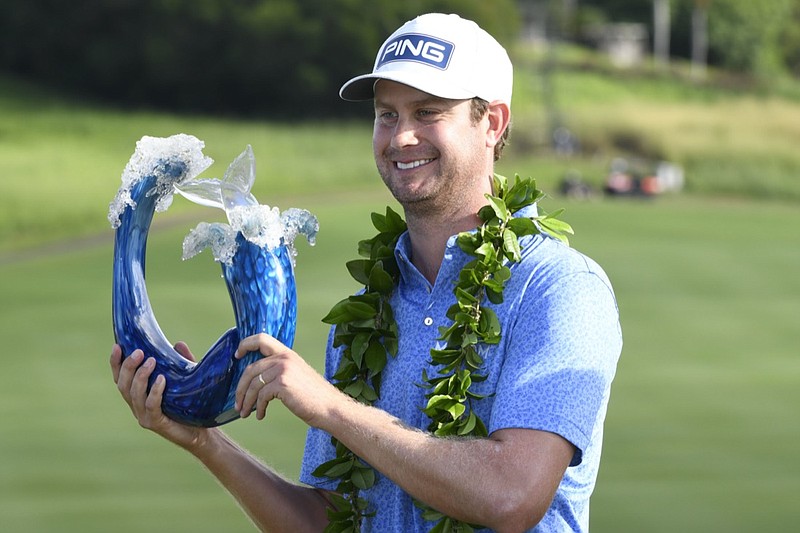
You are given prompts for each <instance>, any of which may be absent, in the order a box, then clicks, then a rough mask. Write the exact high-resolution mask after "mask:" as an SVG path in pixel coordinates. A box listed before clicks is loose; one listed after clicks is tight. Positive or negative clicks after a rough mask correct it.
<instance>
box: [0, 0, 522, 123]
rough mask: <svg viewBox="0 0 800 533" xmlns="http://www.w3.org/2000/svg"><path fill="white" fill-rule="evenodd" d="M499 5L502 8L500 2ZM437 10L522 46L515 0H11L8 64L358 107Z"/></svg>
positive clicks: (115, 87) (88, 79)
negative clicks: (386, 55)
mask: <svg viewBox="0 0 800 533" xmlns="http://www.w3.org/2000/svg"><path fill="white" fill-rule="evenodd" d="M498 3H499V5H498ZM427 11H443V12H455V13H461V14H463V15H464V16H467V17H470V18H473V19H475V20H476V21H478V22H479V23H481V24H483V25H484V26H486V28H487V29H490V30H492V31H493V32H495V33H496V34H497V35H498V37H499V38H501V39H505V40H507V41H510V40H511V39H512V38H513V37H514V36H515V35H516V33H515V32H516V29H517V28H518V22H517V18H516V10H515V5H514V2H513V1H512V0H500V2H494V3H493V4H491V5H488V4H486V3H485V2H482V1H480V0H458V1H456V0H433V1H427V2H422V1H414V2H391V1H388V0H324V1H323V0H148V1H141V2H140V1H136V0H122V1H118V0H85V1H82V2H80V3H79V4H73V3H69V2H58V1H55V0H47V1H43V2H29V1H27V0H11V1H6V2H2V3H0V69H2V70H7V71H10V72H15V73H18V74H21V75H24V76H26V77H30V78H33V79H38V80H40V81H42V82H45V83H47V84H51V85H56V86H60V87H62V88H66V89H68V90H71V91H76V92H81V93H85V94H90V95H93V96H96V97H100V98H102V99H104V100H107V101H112V102H116V103H125V104H133V105H155V106H159V107H163V108H169V109H173V110H193V111H211V112H216V113H232V114H238V115H248V116H250V115H253V114H256V115H261V116H270V117H299V116H306V117H307V116H317V115H319V114H320V113H324V114H327V115H336V114H344V113H353V112H357V111H358V110H360V109H362V108H360V107H359V106H353V105H349V106H344V105H342V104H341V102H340V101H339V99H338V89H339V87H340V86H341V84H342V83H343V82H344V81H345V80H347V79H348V78H350V77H352V76H354V75H356V74H360V73H363V72H367V71H369V70H370V69H371V67H372V64H373V61H374V57H375V54H376V53H377V51H378V48H379V46H380V44H381V43H382V42H383V40H384V39H385V38H386V37H388V36H389V34H390V33H391V32H393V31H394V30H395V29H396V28H397V27H398V26H399V25H400V24H402V23H403V22H404V21H406V20H408V19H410V18H413V17H414V16H416V15H418V14H421V13H423V12H427Z"/></svg>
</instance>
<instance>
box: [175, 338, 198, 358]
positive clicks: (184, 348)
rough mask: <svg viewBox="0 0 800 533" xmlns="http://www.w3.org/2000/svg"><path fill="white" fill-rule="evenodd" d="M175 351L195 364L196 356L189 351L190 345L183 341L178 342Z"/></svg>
mask: <svg viewBox="0 0 800 533" xmlns="http://www.w3.org/2000/svg"><path fill="white" fill-rule="evenodd" d="M175 351H176V352H178V353H179V354H181V356H182V357H184V358H186V359H188V360H189V361H191V362H193V363H194V362H195V358H194V354H193V353H192V351H191V350H190V349H189V345H188V344H186V343H185V342H183V341H178V342H177V343H175Z"/></svg>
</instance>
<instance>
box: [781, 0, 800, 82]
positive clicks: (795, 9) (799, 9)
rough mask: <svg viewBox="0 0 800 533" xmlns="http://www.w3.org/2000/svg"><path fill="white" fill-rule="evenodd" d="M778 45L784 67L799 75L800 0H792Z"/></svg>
mask: <svg viewBox="0 0 800 533" xmlns="http://www.w3.org/2000/svg"><path fill="white" fill-rule="evenodd" d="M778 45H779V46H780V49H781V56H782V57H783V61H784V63H785V65H786V68H787V69H788V70H789V71H790V72H791V73H792V74H793V75H794V76H796V77H800V0H792V6H791V11H790V14H789V18H788V21H787V24H785V25H784V27H783V30H782V31H781V34H780V36H779V37H778Z"/></svg>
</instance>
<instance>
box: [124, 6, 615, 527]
mask: <svg viewBox="0 0 800 533" xmlns="http://www.w3.org/2000/svg"><path fill="white" fill-rule="evenodd" d="M511 86H512V68H511V63H510V61H509V59H508V56H507V54H506V52H505V50H504V49H503V48H502V47H501V46H500V45H499V44H498V43H497V42H496V41H495V40H494V39H493V38H492V37H491V36H489V35H488V34H487V33H486V32H484V31H483V30H481V29H480V28H479V27H478V26H477V25H476V24H474V23H473V22H470V21H466V20H464V19H461V18H459V17H457V16H455V15H440V14H429V15H423V16H421V17H418V18H416V19H414V20H412V21H409V22H408V23H406V24H405V25H403V26H402V27H401V28H400V29H398V30H397V31H396V32H395V33H394V34H392V35H391V36H390V37H389V38H388V39H387V40H386V42H385V43H384V45H383V46H382V47H381V50H380V51H379V52H378V56H377V58H376V61H375V66H374V69H373V72H372V73H370V74H367V75H364V76H359V77H356V78H354V79H352V80H350V81H349V82H348V83H346V84H345V85H344V86H343V87H342V90H341V92H340V95H341V96H342V98H344V99H346V100H359V99H374V103H375V124H374V134H373V150H374V156H375V161H376V164H377V167H378V170H379V172H380V174H381V177H382V178H383V180H384V182H385V183H386V186H387V187H388V188H389V190H390V191H391V192H392V194H393V195H394V197H395V198H396V199H397V200H398V202H399V203H400V204H401V205H402V207H403V209H404V212H405V217H406V221H407V224H408V232H407V233H406V234H404V235H403V237H401V239H400V241H399V243H398V245H397V249H396V251H395V254H396V257H397V260H398V264H399V266H400V270H401V276H400V281H399V282H398V285H397V287H396V288H395V291H394V293H393V296H392V306H393V308H394V310H395V315H396V319H397V322H398V328H399V338H400V347H399V353H398V355H397V357H395V358H391V359H390V360H389V362H388V363H387V366H386V368H385V370H384V372H383V376H384V377H383V381H382V386H381V397H380V398H379V399H378V400H377V401H376V403H375V406H374V407H370V406H366V405H363V404H361V403H358V402H355V401H354V400H352V399H351V398H349V397H348V396H347V395H345V394H344V393H342V392H340V391H339V390H338V389H337V388H336V387H334V386H333V385H331V383H330V381H329V380H330V376H331V375H332V374H333V372H334V371H335V369H336V366H337V363H338V360H339V358H340V357H341V354H340V353H339V351H340V350H337V349H335V348H334V347H333V346H332V343H329V346H328V353H327V362H326V368H327V370H326V375H327V379H326V378H325V377H323V376H321V375H319V374H318V373H317V372H316V371H314V370H313V369H312V368H311V367H310V366H309V365H308V364H307V363H306V362H305V361H304V360H303V359H302V357H300V356H299V355H298V354H297V353H295V352H293V351H292V350H290V349H289V348H287V347H285V346H283V345H282V344H280V343H279V342H278V341H276V340H275V339H273V338H271V337H269V336H266V335H260V336H255V337H250V338H247V339H244V340H243V341H242V342H241V345H240V346H239V349H238V352H237V355H238V354H243V353H247V352H248V351H255V350H259V351H260V352H261V353H262V354H263V355H264V356H265V357H264V358H263V359H261V360H259V361H257V362H256V363H253V364H252V365H251V366H250V367H248V369H247V370H246V371H245V373H244V375H243V376H242V378H241V381H240V383H239V387H238V389H237V409H240V410H241V413H242V416H247V415H248V414H249V413H250V412H251V411H252V410H253V408H255V412H256V416H257V418H258V419H262V418H263V417H264V416H265V413H266V408H267V404H268V403H269V401H271V400H273V399H276V398H277V399H278V400H280V401H282V402H283V403H284V404H285V405H286V407H287V408H288V409H289V410H290V411H291V412H292V413H294V414H295V415H296V416H298V417H299V418H301V419H302V420H303V421H305V422H306V423H307V424H308V425H309V426H310V428H311V429H310V430H309V435H308V440H307V443H306V454H305V458H304V461H303V466H302V473H301V481H303V482H305V483H307V484H308V485H309V486H310V487H308V486H301V485H296V484H293V483H291V482H289V481H287V480H284V479H282V478H280V477H279V476H278V475H276V474H275V473H274V472H272V471H271V470H269V469H268V468H267V467H266V466H264V465H263V464H261V463H260V462H259V461H257V460H256V459H255V458H253V456H251V455H250V454H249V453H247V452H246V451H244V450H242V449H240V448H239V447H237V445H236V444H235V443H233V442H232V441H231V440H230V439H229V438H228V437H226V436H225V434H224V433H222V431H220V430H219V429H201V428H193V427H185V426H182V425H179V424H177V423H175V422H173V421H171V420H170V419H168V418H166V417H165V416H164V415H163V413H162V412H161V409H160V404H161V395H162V393H163V390H164V386H165V382H164V378H163V377H159V378H158V379H157V380H156V382H155V385H154V386H153V387H152V390H151V391H150V393H149V394H148V393H147V390H146V389H147V380H148V378H149V376H150V374H151V373H152V371H153V368H154V365H153V362H152V361H150V360H147V361H143V355H142V353H141V352H140V351H136V352H134V354H133V355H132V356H130V357H128V358H127V359H126V360H125V361H124V362H120V361H121V354H120V350H119V348H118V347H115V348H114V350H113V352H112V356H111V366H112V370H113V374H114V379H115V381H116V382H117V385H118V388H119V390H120V391H121V393H122V396H123V397H124V399H125V400H126V401H127V402H128V404H129V405H130V407H131V409H132V411H133V413H134V415H135V416H136V418H137V419H138V421H139V423H140V424H141V425H142V426H143V427H145V428H148V429H151V430H153V431H155V432H156V433H158V434H160V435H162V436H163V437H165V438H167V439H168V440H170V441H171V442H173V443H175V444H177V445H179V446H182V447H183V448H185V449H186V450H188V451H189V452H190V453H192V454H193V455H195V456H196V457H197V458H198V459H199V460H200V461H201V462H202V463H203V464H204V465H205V466H206V467H207V468H208V469H209V470H210V471H211V473H212V474H213V475H214V476H216V477H217V478H218V479H219V481H220V482H221V483H222V484H223V486H225V487H226V489H227V490H229V491H230V492H231V493H232V494H233V496H234V497H235V498H236V499H237V500H238V502H239V503H240V504H241V506H242V507H243V509H244V510H245V511H246V512H247V513H248V514H249V516H250V517H251V518H252V519H253V521H254V522H255V523H256V524H257V525H258V527H260V528H261V529H263V530H266V531H292V532H296V531H321V530H322V529H323V528H324V527H325V525H326V523H327V517H326V509H327V508H328V507H329V506H331V503H330V502H331V500H330V498H329V493H330V492H329V491H332V490H333V489H334V488H335V485H333V484H331V483H329V482H328V481H326V480H322V479H320V478H317V477H315V476H313V475H312V474H311V472H312V471H313V470H314V469H315V468H316V467H317V466H319V465H320V464H321V463H323V462H325V461H327V460H329V459H331V458H333V457H334V449H333V447H332V445H331V443H330V436H334V437H335V438H336V439H338V440H339V441H340V442H341V443H343V444H344V445H346V446H347V447H348V448H349V449H350V450H352V451H353V452H354V453H356V454H357V455H358V456H359V457H361V458H363V459H364V460H365V461H366V462H367V463H368V464H370V465H371V466H372V467H373V468H374V469H375V470H376V471H377V472H378V476H377V482H376V484H375V486H374V487H373V488H371V489H369V490H368V491H365V493H364V494H363V496H364V497H365V498H367V500H368V501H369V502H370V508H369V511H371V512H374V513H375V514H374V516H372V517H369V518H367V519H366V520H365V523H364V529H365V530H367V531H376V532H384V531H386V532H389V531H397V532H408V531H428V530H429V529H430V528H431V527H432V526H433V523H432V522H427V521H425V520H423V518H422V512H421V510H420V509H418V508H417V507H415V505H414V503H413V500H418V501H421V502H424V503H425V504H427V505H428V506H430V507H432V508H434V509H436V510H438V511H441V512H443V513H445V514H447V515H448V516H451V517H453V518H455V519H457V520H461V521H464V522H468V523H473V524H482V525H484V526H485V527H487V528H491V529H492V530H495V531H517V532H518V531H527V530H533V531H573V530H575V531H585V530H587V529H588V509H589V506H588V502H589V496H590V494H591V492H592V489H593V487H594V482H595V479H596V475H597V468H598V464H599V459H600V447H601V441H602V427H603V420H604V417H605V411H606V406H607V403H608V396H609V390H610V385H611V381H612V379H613V376H614V372H615V368H616V362H617V358H618V356H619V353H620V350H621V335H620V330H619V322H618V312H617V307H616V302H615V299H614V295H613V292H612V289H611V286H610V284H609V282H608V279H607V278H606V276H605V274H604V273H603V272H602V270H601V269H600V267H598V266H597V265H596V264H595V263H594V262H593V261H591V260H590V259H588V258H586V257H585V256H583V255H581V254H579V253H577V252H575V251H573V250H571V249H569V248H567V247H565V246H563V245H562V244H561V243H559V242H558V241H556V240H555V239H551V238H549V237H545V236H541V235H537V236H534V237H529V238H526V239H524V240H523V242H522V247H523V251H522V260H521V261H520V262H519V263H518V264H515V265H514V266H513V268H512V272H513V274H512V278H511V280H509V281H508V283H507V286H506V290H505V293H504V294H505V301H504V303H503V304H500V305H497V306H495V307H496V313H497V315H498V317H499V319H500V322H501V323H502V324H503V332H502V342H501V343H500V344H498V345H495V346H491V347H487V346H483V347H481V354H482V356H483V357H484V359H485V368H484V369H482V370H485V372H482V373H485V374H486V375H487V376H488V378H487V379H486V381H484V382H482V383H480V393H481V394H486V395H487V396H486V397H485V398H484V399H482V400H480V401H477V402H475V407H474V408H475V410H476V412H478V414H479V416H480V417H481V419H482V420H484V421H485V422H486V425H487V428H488V431H489V436H488V437H486V438H437V437H434V436H432V435H431V434H429V433H427V432H425V431H424V428H426V427H427V424H428V420H427V419H426V416H425V415H424V413H422V410H421V408H422V406H424V393H425V391H424V390H421V389H420V387H419V386H418V385H419V383H420V382H421V380H422V377H421V376H422V371H423V369H425V368H426V366H427V365H428V363H427V360H428V358H429V352H430V349H431V348H434V347H435V346H436V345H437V338H438V335H439V333H438V331H439V330H438V328H439V326H442V325H448V324H449V320H448V319H447V317H446V312H447V309H448V308H449V307H450V306H451V305H452V303H453V294H452V288H453V281H454V279H456V278H457V276H458V273H459V271H460V269H461V268H462V267H463V266H464V264H466V262H467V261H468V260H469V259H470V258H469V257H468V256H466V254H464V253H463V252H462V251H461V250H459V249H458V246H457V245H456V244H455V240H454V238H453V235H455V234H457V233H459V232H462V231H470V230H474V228H475V227H476V226H477V225H478V224H479V219H478V218H477V216H476V213H477V212H478V210H479V209H480V208H481V207H482V206H483V205H485V204H486V203H487V201H486V198H485V195H486V194H487V193H491V192H492V174H493V168H494V161H495V159H496V157H498V156H499V152H500V149H501V148H502V144H503V143H504V142H505V136H506V135H507V130H508V127H509V122H510V103H511ZM526 213H528V216H530V215H532V214H534V213H531V212H530V211H526ZM523 214H524V213H523ZM178 349H179V351H181V353H183V354H184V355H186V356H187V357H190V354H189V352H188V349H187V348H186V346H185V345H183V344H181V345H179V346H178ZM429 371H430V370H429ZM311 487H314V488H311Z"/></svg>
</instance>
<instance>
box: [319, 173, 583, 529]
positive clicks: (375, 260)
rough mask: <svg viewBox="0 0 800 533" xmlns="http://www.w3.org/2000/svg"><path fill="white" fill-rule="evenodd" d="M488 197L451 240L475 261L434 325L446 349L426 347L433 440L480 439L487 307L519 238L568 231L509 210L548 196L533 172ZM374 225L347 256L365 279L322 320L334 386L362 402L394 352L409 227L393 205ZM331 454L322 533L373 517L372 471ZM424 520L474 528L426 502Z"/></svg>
mask: <svg viewBox="0 0 800 533" xmlns="http://www.w3.org/2000/svg"><path fill="white" fill-rule="evenodd" d="M493 183H494V194H493V195H491V194H487V195H486V198H487V200H488V205H486V206H484V207H483V208H481V210H480V211H479V212H478V218H479V219H480V221H481V225H480V226H478V228H477V231H474V232H464V233H461V234H459V235H458V238H457V243H458V245H459V247H460V248H461V249H462V250H464V252H465V253H467V254H469V255H470V256H473V257H474V259H473V260H472V261H470V262H469V263H467V264H466V265H465V266H464V267H463V268H462V270H461V272H460V274H459V277H458V281H457V282H456V283H455V287H454V289H453V293H454V295H455V299H456V302H455V303H454V304H453V305H452V306H451V307H450V308H449V309H448V311H447V317H448V318H449V319H450V320H452V322H453V323H452V324H451V325H450V326H449V327H446V328H444V327H443V328H440V334H441V336H440V337H439V340H441V341H444V342H445V346H444V348H442V349H432V350H431V352H430V355H431V363H432V364H433V365H436V366H438V367H440V368H439V370H438V372H437V375H435V376H428V375H427V372H425V370H423V372H422V380H423V385H422V386H424V387H425V388H426V389H428V391H429V392H428V393H427V394H426V395H425V398H426V400H427V404H426V405H425V406H424V407H422V410H423V412H424V413H425V414H426V415H428V417H429V418H430V424H429V426H428V431H430V432H431V433H433V435H434V436H437V437H449V436H462V437H466V436H471V437H486V436H487V434H488V432H487V430H486V425H485V424H484V423H483V421H482V420H481V419H480V418H479V417H478V416H477V415H476V414H475V412H474V410H473V409H472V403H473V402H474V401H478V400H480V399H482V398H483V396H481V395H479V394H475V393H474V392H471V391H470V387H471V385H472V384H473V383H477V382H480V381H483V380H485V379H486V376H485V375H481V374H480V373H479V372H480V369H481V367H482V365H483V358H482V357H481V356H480V354H479V353H478V350H477V346H478V345H479V344H497V343H499V342H500V338H501V331H500V330H501V328H500V321H499V320H498V318H497V315H496V314H495V313H494V311H493V310H492V309H491V308H489V307H487V306H486V305H485V303H484V302H485V301H486V300H488V301H489V303H491V304H495V305H497V304H501V303H503V288H504V287H505V283H506V282H507V281H508V280H509V278H510V277H511V270H510V269H509V267H508V263H513V262H517V261H519V260H520V254H521V250H520V244H519V238H520V237H523V236H525V235H532V234H535V233H539V232H540V231H544V232H546V233H548V234H550V235H552V236H553V237H556V238H558V239H559V240H561V241H563V242H565V243H566V244H569V241H568V237H567V234H572V228H571V227H570V225H569V224H567V223H566V222H563V221H561V220H559V219H558V218H557V217H558V216H559V215H560V214H561V213H562V212H563V210H559V211H557V212H555V213H552V214H549V215H548V214H545V215H540V216H535V217H532V218H525V217H514V216H513V215H514V213H516V212H517V211H519V210H520V209H522V208H523V207H526V206H529V205H532V204H534V203H535V202H537V201H538V200H539V199H541V198H542V197H543V196H544V195H543V193H542V192H541V191H540V190H539V189H537V188H536V182H535V181H534V180H532V179H530V178H528V179H520V177H519V175H515V178H514V183H513V185H511V186H510V187H509V183H508V180H507V178H505V177H504V176H500V175H497V174H495V175H494V180H493ZM372 223H373V225H374V226H375V228H376V229H377V230H378V234H377V235H375V236H374V237H373V238H371V239H368V240H364V241H361V242H359V243H358V252H359V255H360V256H361V257H362V258H363V259H356V260H353V261H349V262H348V263H347V270H348V271H349V272H350V275H351V276H352V277H353V278H354V279H355V280H356V281H358V282H359V283H361V284H362V285H364V290H363V292H361V293H360V294H357V295H355V296H350V297H348V298H346V299H344V300H342V301H340V302H339V303H337V304H336V305H334V306H333V308H332V309H331V311H330V312H329V313H328V315H327V316H325V318H323V319H322V321H323V322H325V323H327V324H331V325H335V329H334V337H333V345H334V347H337V348H338V347H344V349H343V352H342V358H341V362H340V364H339V367H338V368H337V370H336V372H335V374H334V375H333V380H334V384H335V385H336V387H338V388H339V389H340V390H342V391H344V392H345V393H347V394H348V395H349V396H351V397H353V398H354V399H356V400H357V401H359V402H362V403H364V404H367V405H372V404H373V403H374V402H375V401H376V400H377V399H378V396H379V395H380V378H381V371H382V370H383V368H384V367H385V366H386V362H387V360H388V357H389V356H392V357H394V356H395V355H397V345H398V331H397V322H395V320H394V314H393V312H392V308H391V306H390V304H389V299H390V297H391V295H392V292H393V291H394V287H395V285H396V284H397V282H398V279H399V276H400V271H399V269H398V266H397V262H396V260H395V256H394V249H395V245H396V244H397V240H398V239H399V238H400V235H401V234H402V233H403V232H405V230H406V224H405V222H404V221H403V219H402V218H401V217H400V215H398V214H397V213H396V212H394V211H393V210H392V209H391V208H389V207H387V208H386V214H385V215H381V214H378V213H373V214H372ZM331 442H332V444H333V445H334V447H335V449H336V457H335V458H334V459H332V460H330V461H328V462H326V463H324V464H322V465H320V466H319V467H318V468H317V469H316V470H314V473H313V474H314V475H315V476H317V477H325V478H329V479H335V480H337V481H338V484H337V487H336V494H335V495H334V496H333V497H332V498H333V501H332V503H333V504H334V507H335V508H331V509H329V510H328V519H329V524H328V527H327V528H326V529H325V531H326V532H327V533H345V532H347V533H350V532H352V533H358V532H360V531H361V522H362V519H363V518H364V517H367V516H371V515H372V513H370V512H369V509H368V502H367V501H366V500H365V499H364V498H362V497H360V495H359V494H360V491H363V490H367V489H369V488H370V487H372V486H373V485H374V484H375V472H374V470H373V469H372V467H370V466H369V465H368V464H367V463H365V462H364V461H363V460H361V458H359V457H358V456H356V455H355V454H354V453H353V452H352V451H350V450H349V449H348V448H347V447H346V446H344V445H343V444H342V443H341V442H339V441H338V440H337V439H336V438H333V437H332V438H331ZM416 504H417V505H418V506H419V507H421V508H422V509H423V517H424V518H425V519H426V520H429V521H433V522H436V524H435V525H434V526H433V528H432V529H431V530H430V533H440V532H446V531H452V532H471V531H472V530H473V528H476V527H479V526H477V525H473V524H467V523H464V522H460V521H458V520H455V519H453V518H450V517H448V516H446V515H444V514H442V513H440V512H438V511H436V510H434V509H431V508H430V507H428V506H426V505H425V504H423V503H420V502H416Z"/></svg>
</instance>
